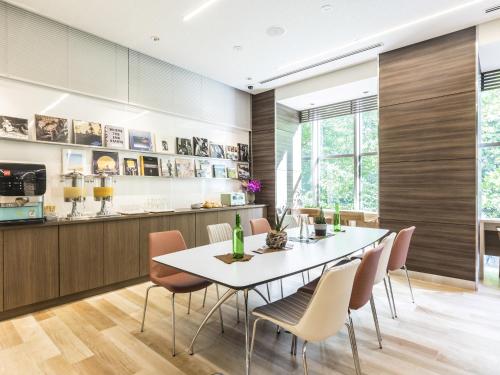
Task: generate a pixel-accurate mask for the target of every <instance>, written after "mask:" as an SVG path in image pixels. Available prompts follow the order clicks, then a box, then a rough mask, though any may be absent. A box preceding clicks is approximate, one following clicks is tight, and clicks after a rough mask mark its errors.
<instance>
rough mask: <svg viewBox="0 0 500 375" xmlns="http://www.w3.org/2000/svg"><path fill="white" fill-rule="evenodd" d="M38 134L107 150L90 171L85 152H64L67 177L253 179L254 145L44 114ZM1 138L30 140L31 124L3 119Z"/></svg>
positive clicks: (0, 119) (39, 138)
mask: <svg viewBox="0 0 500 375" xmlns="http://www.w3.org/2000/svg"><path fill="white" fill-rule="evenodd" d="M34 128H35V129H34V134H35V141H39V142H51V143H59V144H61V143H62V144H68V145H71V144H74V145H77V146H89V147H91V148H94V147H95V148H101V150H99V149H92V159H91V161H90V163H89V164H90V165H87V163H88V162H89V161H88V160H87V157H86V155H87V154H86V151H85V149H82V148H80V149H77V148H75V149H70V148H65V149H63V150H62V172H63V173H64V174H66V173H70V172H73V171H76V172H80V173H86V172H87V171H89V170H90V173H92V174H100V173H105V174H108V175H126V176H155V177H170V178H174V177H177V178H194V177H199V178H226V179H240V180H246V179H249V178H250V166H249V162H250V151H249V146H248V144H244V143H238V144H236V145H223V144H220V143H217V142H212V141H209V140H208V139H207V138H202V137H192V138H183V137H172V136H166V135H153V134H152V133H151V132H149V131H144V130H135V129H128V130H127V129H125V128H123V127H120V126H114V125H104V124H102V123H99V122H94V121H86V120H76V119H74V120H72V121H71V122H70V121H69V120H68V119H66V118H61V117H53V116H47V115H38V114H36V115H35V121H34ZM0 138H11V139H20V140H30V135H29V122H28V119H24V118H18V117H12V116H3V115H0ZM102 148H105V149H104V150H103V149H102ZM109 149H112V150H109ZM114 149H116V150H117V151H114ZM120 150H121V151H123V152H124V153H126V151H127V150H132V151H135V152H144V153H146V154H148V153H150V154H153V155H139V156H138V157H133V156H130V155H126V156H124V157H123V158H122V159H121V162H120V153H119V151H120ZM161 154H165V156H163V155H161ZM167 155H171V156H167ZM184 156H187V157H184ZM216 159H221V161H222V160H226V161H232V162H235V164H236V166H234V165H231V166H228V165H227V164H225V163H221V162H218V161H217V160H216ZM87 173H88V172H87Z"/></svg>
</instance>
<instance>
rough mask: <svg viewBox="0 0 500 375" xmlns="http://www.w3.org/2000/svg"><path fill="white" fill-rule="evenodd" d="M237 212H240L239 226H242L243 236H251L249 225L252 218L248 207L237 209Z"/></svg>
mask: <svg viewBox="0 0 500 375" xmlns="http://www.w3.org/2000/svg"><path fill="white" fill-rule="evenodd" d="M238 213H239V214H240V220H241V227H242V228H243V233H244V234H245V236H251V235H252V228H251V227H250V220H251V219H253V217H252V216H251V215H250V214H251V212H250V209H248V208H242V209H239V210H238Z"/></svg>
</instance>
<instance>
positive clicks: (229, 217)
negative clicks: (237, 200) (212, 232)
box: [219, 210, 236, 228]
mask: <svg viewBox="0 0 500 375" xmlns="http://www.w3.org/2000/svg"><path fill="white" fill-rule="evenodd" d="M235 222H236V210H226V211H219V224H222V223H228V224H230V225H231V228H234V224H235Z"/></svg>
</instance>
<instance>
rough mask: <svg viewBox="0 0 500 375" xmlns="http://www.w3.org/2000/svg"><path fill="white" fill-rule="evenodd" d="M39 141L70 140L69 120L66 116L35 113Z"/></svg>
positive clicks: (65, 141) (64, 141) (62, 141)
mask: <svg viewBox="0 0 500 375" xmlns="http://www.w3.org/2000/svg"><path fill="white" fill-rule="evenodd" d="M35 133H36V140H37V141H45V142H61V143H68V142H69V129H68V120H67V119H65V118H59V117H51V116H44V115H35Z"/></svg>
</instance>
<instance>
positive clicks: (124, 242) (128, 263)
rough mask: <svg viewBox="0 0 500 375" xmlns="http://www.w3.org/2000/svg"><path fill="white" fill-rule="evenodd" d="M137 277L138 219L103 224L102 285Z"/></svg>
mask: <svg viewBox="0 0 500 375" xmlns="http://www.w3.org/2000/svg"><path fill="white" fill-rule="evenodd" d="M137 277H139V219H133V220H117V221H113V222H105V223H104V283H105V284H106V285H109V284H114V283H117V282H120V281H125V280H130V279H134V278H137Z"/></svg>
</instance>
